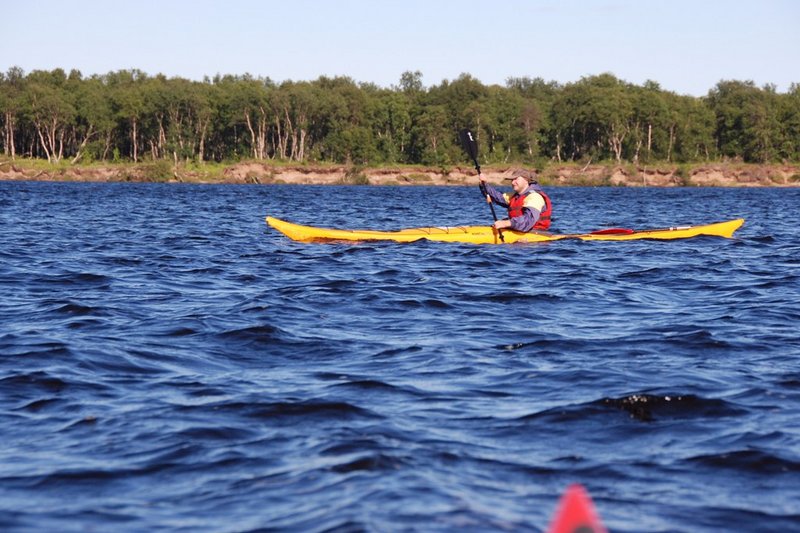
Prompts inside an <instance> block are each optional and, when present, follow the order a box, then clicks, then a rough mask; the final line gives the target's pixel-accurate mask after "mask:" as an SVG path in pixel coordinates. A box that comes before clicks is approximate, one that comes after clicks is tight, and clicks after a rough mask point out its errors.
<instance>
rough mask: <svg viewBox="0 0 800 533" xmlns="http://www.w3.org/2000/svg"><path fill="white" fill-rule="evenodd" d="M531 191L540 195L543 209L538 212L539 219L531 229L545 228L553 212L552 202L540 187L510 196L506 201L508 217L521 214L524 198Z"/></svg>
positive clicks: (548, 225)
mask: <svg viewBox="0 0 800 533" xmlns="http://www.w3.org/2000/svg"><path fill="white" fill-rule="evenodd" d="M531 192H535V193H537V194H539V195H541V197H542V198H543V199H544V209H542V212H541V213H540V214H539V219H538V220H537V221H536V224H534V225H533V228H532V229H538V230H546V229H547V228H549V227H550V218H551V217H552V214H553V203H552V202H551V201H550V197H549V196H547V193H545V192H544V191H543V190H541V189H539V190H536V191H529V192H528V193H527V194H520V195H515V196H512V197H511V199H510V200H509V202H508V216H509V217H510V218H515V217H521V216H522V208H523V207H524V206H525V198H526V197H527V196H528V194H530V193H531Z"/></svg>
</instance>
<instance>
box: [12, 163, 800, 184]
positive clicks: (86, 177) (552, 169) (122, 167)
mask: <svg viewBox="0 0 800 533" xmlns="http://www.w3.org/2000/svg"><path fill="white" fill-rule="evenodd" d="M37 163H38V162H37ZM514 168H517V167H516V166H514V165H493V166H487V167H484V168H483V169H482V170H483V174H484V175H485V176H486V177H487V179H488V180H489V181H490V182H491V183H495V184H502V183H503V180H504V178H506V177H508V176H509V175H510V174H511V171H512V170H513V169H514ZM527 168H530V167H527ZM0 181H77V182H163V183H228V184H236V183H239V184H260V185H269V184H288V185H374V186H381V185H393V186H398V185H400V186H420V185H425V186H432V185H435V186H471V185H475V184H476V183H477V180H476V178H475V170H474V168H472V167H471V166H468V165H464V166H452V167H448V168H433V167H421V166H409V167H398V166H388V167H377V168H367V167H364V168H362V167H353V166H347V165H322V164H319V165H308V164H297V165H285V164H273V163H268V162H254V161H247V162H241V163H234V164H230V165H216V164H209V165H207V166H205V165H192V166H190V167H185V166H183V165H178V166H173V165H172V164H171V163H169V162H166V161H158V162H155V163H152V162H151V163H139V164H132V163H126V164H108V165H85V166H80V165H77V166H71V165H70V166H65V165H60V166H57V165H53V166H52V167H49V168H47V167H44V168H43V166H42V165H41V164H40V163H39V164H32V163H31V162H30V161H28V160H16V161H14V160H5V161H0ZM539 182H540V183H541V184H542V185H544V186H607V187H800V164H772V165H756V164H745V163H708V164H696V165H678V164H666V163H665V164H660V165H653V166H644V165H639V166H636V165H632V164H623V165H612V164H597V165H585V166H580V165H578V164H551V165H548V166H547V167H545V168H543V169H541V170H540V171H539Z"/></svg>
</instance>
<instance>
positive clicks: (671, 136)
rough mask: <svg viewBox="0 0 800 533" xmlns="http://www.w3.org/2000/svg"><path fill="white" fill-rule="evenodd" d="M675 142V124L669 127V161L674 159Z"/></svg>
mask: <svg viewBox="0 0 800 533" xmlns="http://www.w3.org/2000/svg"><path fill="white" fill-rule="evenodd" d="M674 144H675V125H674V124H673V125H672V126H670V127H669V147H668V148H667V163H669V162H670V161H672V147H673V146H674Z"/></svg>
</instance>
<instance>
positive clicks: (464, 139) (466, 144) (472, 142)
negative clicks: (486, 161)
mask: <svg viewBox="0 0 800 533" xmlns="http://www.w3.org/2000/svg"><path fill="white" fill-rule="evenodd" d="M458 138H459V139H460V140H461V147H462V148H463V149H464V151H465V152H467V155H468V156H469V158H470V159H472V162H473V163H474V164H475V170H477V171H478V173H479V174H480V172H481V166H480V165H479V164H478V141H477V139H475V135H474V134H473V133H472V132H471V131H470V130H468V129H466V128H465V129H463V130H461V131H460V132H458Z"/></svg>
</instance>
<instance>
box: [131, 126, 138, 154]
mask: <svg viewBox="0 0 800 533" xmlns="http://www.w3.org/2000/svg"><path fill="white" fill-rule="evenodd" d="M136 126H137V120H136V117H131V150H132V151H133V162H134V163H138V162H139V141H138V137H139V136H138V134H137V131H136Z"/></svg>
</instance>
